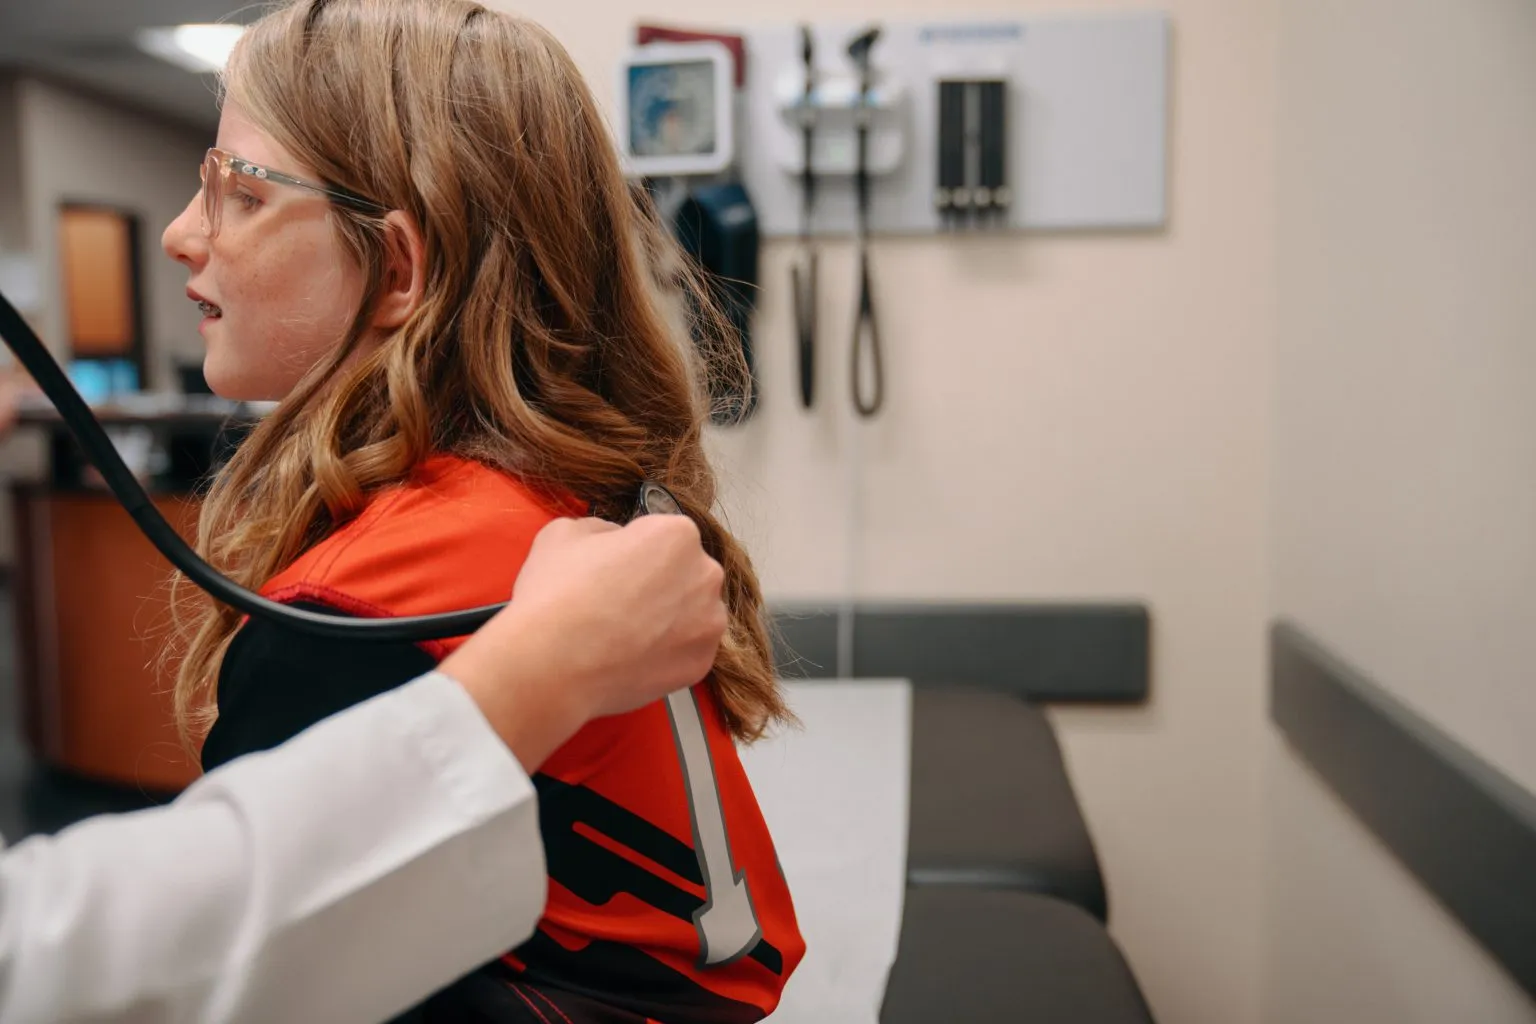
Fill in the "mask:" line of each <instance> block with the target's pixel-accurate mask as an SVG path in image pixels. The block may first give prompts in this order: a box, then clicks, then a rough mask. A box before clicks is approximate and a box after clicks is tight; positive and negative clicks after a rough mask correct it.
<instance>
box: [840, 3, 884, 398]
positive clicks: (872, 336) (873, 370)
mask: <svg viewBox="0 0 1536 1024" xmlns="http://www.w3.org/2000/svg"><path fill="white" fill-rule="evenodd" d="M879 38H880V29H879V27H878V26H876V27H874V28H871V29H869V30H868V31H866V32H864V33H863V34H861V35H860V36H858V38H856V39H854V40H853V42H851V43H849V44H848V56H849V57H850V58H851V59H852V60H853V62H854V63H855V64H856V65H858V68H859V105H858V108H857V109H856V110H855V112H854V118H855V126H856V128H857V137H858V148H857V150H856V153H857V161H858V162H857V163H856V164H855V167H854V189H855V194H856V196H857V198H858V239H857V242H858V250H859V251H858V259H859V305H858V312H857V313H856V315H855V319H854V322H853V360H852V367H851V369H852V374H851V385H852V388H853V407H854V409H856V410H857V411H858V413H859V415H860V416H863V417H865V418H866V419H867V418H869V417H871V416H874V415H875V414H876V413H878V412H879V411H880V407H881V406H882V405H884V404H885V367H884V365H883V362H882V357H881V352H880V325H879V323H878V321H876V319H875V297H874V290H873V287H872V285H871V278H870V269H869V197H870V181H869V177H870V175H869V131H870V123H871V119H872V118H873V114H872V113H871V110H870V93H871V91H872V90H873V89H874V72H873V70H872V68H871V66H870V58H869V51H870V50H871V49H873V48H874V45H875V41H876V40H877V39H879ZM866 351H867V352H868V353H869V356H868V359H869V363H870V376H871V392H870V394H869V395H868V396H866V395H865V393H864V382H863V378H862V374H861V373H860V372H859V371H860V369H861V368H862V367H863V365H864V361H865V355H864V354H865V352H866Z"/></svg>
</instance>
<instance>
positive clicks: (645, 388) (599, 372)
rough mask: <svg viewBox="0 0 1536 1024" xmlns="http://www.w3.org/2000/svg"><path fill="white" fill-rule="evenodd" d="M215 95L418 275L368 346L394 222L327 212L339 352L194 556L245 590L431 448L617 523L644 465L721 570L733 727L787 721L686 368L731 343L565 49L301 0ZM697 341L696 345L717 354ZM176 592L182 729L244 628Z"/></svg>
mask: <svg viewBox="0 0 1536 1024" xmlns="http://www.w3.org/2000/svg"><path fill="white" fill-rule="evenodd" d="M224 89H225V95H226V96H227V97H228V98H229V99H231V100H233V101H235V102H237V103H238V104H239V105H240V107H241V108H242V110H243V111H244V113H245V114H246V116H248V117H249V118H250V119H251V120H252V121H253V122H254V123H255V124H257V125H258V126H259V127H261V128H262V129H263V130H264V131H266V132H267V133H268V134H269V135H271V136H272V137H273V138H274V139H275V140H276V141H278V142H279V143H280V144H281V145H282V146H283V147H284V148H286V149H287V150H288V152H290V153H292V154H294V156H295V157H296V158H297V159H299V160H302V161H303V162H304V163H305V164H307V165H308V166H309V167H310V168H311V169H313V170H314V171H315V172H316V173H317V174H318V175H320V176H321V177H323V178H324V179H325V180H326V181H327V182H328V183H330V184H333V185H340V186H343V187H345V188H347V189H350V190H352V191H353V192H356V193H358V194H360V195H363V196H366V197H368V198H370V199H372V200H374V201H375V202H378V203H381V204H383V205H384V206H386V207H389V208H391V209H396V210H402V211H404V212H406V213H407V214H409V215H410V217H412V218H413V219H414V220H415V222H416V224H418V225H419V226H420V229H421V232H422V236H423V239H424V241H425V250H426V273H425V280H426V286H425V293H424V297H423V299H422V301H421V303H420V306H419V308H418V309H417V310H416V311H415V313H414V314H413V315H412V316H411V317H410V318H409V320H408V321H407V322H406V323H405V324H403V325H402V326H401V327H400V328H399V329H398V330H396V331H394V332H393V333H392V335H391V336H389V337H387V338H386V339H385V341H384V343H383V344H382V345H379V346H377V347H372V346H368V347H363V346H359V344H358V342H359V340H360V339H361V338H362V337H363V334H364V327H365V325H366V324H367V323H368V311H369V310H370V309H371V307H372V305H373V303H374V301H375V299H376V298H377V296H378V295H379V293H380V287H381V283H382V275H383V267H384V266H385V259H386V251H387V250H386V236H385V231H386V228H385V225H384V221H383V218H382V217H376V216H371V215H369V214H367V213H359V212H356V211H353V210H350V209H342V208H340V207H333V208H332V212H331V216H332V218H333V222H334V228H335V231H336V234H337V236H338V238H339V239H340V240H341V242H342V243H343V246H344V248H345V249H346V251H347V252H348V253H349V255H350V258H352V259H354V260H355V261H356V263H357V265H358V266H359V267H361V268H362V270H363V273H364V279H365V282H366V286H365V289H364V293H363V300H362V303H361V305H360V307H359V309H358V312H357V315H356V317H355V319H354V321H353V324H352V326H351V328H350V330H349V331H348V334H347V336H346V337H345V338H344V339H341V342H340V344H339V345H338V346H337V348H336V349H335V351H334V352H333V353H332V354H331V355H330V356H329V357H328V358H326V359H324V360H322V361H321V363H320V364H319V365H317V366H315V367H313V368H312V369H311V370H310V371H309V372H308V373H307V374H306V376H305V377H304V378H303V379H302V380H301V381H300V383H299V384H298V386H297V387H296V388H295V389H294V390H293V392H292V393H291V394H290V395H288V396H287V398H285V399H284V400H283V402H282V403H281V404H280V405H279V406H278V407H277V409H276V410H275V411H274V412H273V413H272V414H271V415H270V416H268V417H267V418H266V419H265V420H264V421H263V422H262V423H261V424H260V425H259V426H258V427H257V428H256V429H255V430H254V431H253V432H252V434H251V435H250V436H249V437H248V438H247V439H246V440H245V441H244V443H243V444H242V445H241V446H240V448H239V450H238V451H237V453H236V454H235V455H234V457H233V458H232V459H231V460H230V462H229V463H228V464H227V465H226V466H225V467H224V468H223V469H222V471H221V472H220V473H219V474H218V476H217V477H216V479H215V480H214V481H213V482H212V484H211V487H210V489H209V491H208V493H207V495H206V497H205V501H204V504H203V508H202V513H201V519H200V521H199V524H198V541H197V543H198V548H199V551H200V552H201V553H202V554H203V556H204V557H206V558H208V559H209V560H210V561H211V562H212V563H213V564H214V565H216V566H217V567H218V568H220V569H221V570H222V571H224V572H225V573H227V574H228V575H230V576H231V577H232V578H234V579H235V580H236V581H238V582H240V583H241V584H243V585H245V586H247V587H250V588H253V589H254V588H259V587H260V586H262V585H263V584H264V583H265V582H266V581H267V580H269V579H270V578H272V576H273V575H275V574H276V573H278V572H279V571H281V570H282V569H283V568H284V567H286V566H287V565H289V564H290V563H291V562H292V561H293V560H294V559H295V558H297V557H298V556H299V555H300V554H301V553H302V552H303V551H304V550H305V549H307V548H309V547H311V546H312V545H314V544H315V543H316V542H318V541H319V540H321V539H322V538H324V537H325V536H327V535H328V534H330V533H331V532H333V531H334V530H336V529H337V528H338V527H339V526H341V525H342V524H344V523H345V522H347V521H348V520H349V519H351V518H352V517H354V516H356V515H357V514H358V513H359V512H360V511H361V510H362V509H363V507H364V505H365V504H366V503H367V501H368V500H369V497H370V495H371V494H373V493H374V492H376V491H378V490H379V489H380V488H383V487H386V486H388V485H390V484H394V483H397V482H399V481H401V480H403V479H405V478H406V477H407V476H408V475H409V474H410V472H411V471H412V469H413V467H415V466H417V465H418V464H419V463H420V462H421V461H422V460H423V459H425V458H426V457H427V456H428V455H430V454H434V453H451V454H454V455H458V456H462V457H464V458H467V459H473V460H476V461H479V462H481V463H484V464H487V465H489V466H493V467H495V468H497V469H499V470H502V471H504V472H507V473H509V474H513V475H515V476H517V477H518V478H519V479H521V480H523V481H524V482H525V483H527V484H528V485H530V486H532V487H533V488H534V489H535V490H537V491H539V492H540V493H544V494H548V495H551V496H554V495H573V496H575V497H577V498H579V499H582V500H584V501H586V502H588V503H589V505H590V507H591V509H592V511H593V512H594V513H595V514H606V515H619V514H622V513H623V512H625V511H627V510H628V508H630V507H631V506H632V504H633V501H634V496H635V494H636V490H637V486H638V483H639V482H640V481H641V480H642V479H645V478H650V479H656V480H660V481H662V482H663V483H665V484H666V485H667V487H668V488H670V489H671V490H672V492H673V493H674V494H675V495H676V496H677V498H678V500H679V502H680V503H681V504H682V505H683V507H684V510H685V511H686V512H687V513H688V514H689V515H691V516H692V517H693V518H694V519H695V520H696V521H697V522H698V523H699V525H700V528H701V530H702V532H703V537H704V545H705V548H706V550H708V551H709V553H710V554H711V555H713V556H714V557H715V558H716V559H718V560H719V561H720V562H721V564H722V565H723V566H724V568H725V579H726V584H725V588H726V602H727V606H728V608H729V611H730V620H731V624H730V629H729V632H728V634H727V637H726V640H725V643H724V644H723V645H722V647H721V650H720V654H719V657H718V660H717V661H716V663H715V670H714V673H713V678H712V686H713V687H714V690H715V692H716V694H717V695H718V697H719V699H720V702H721V705H722V707H723V708H724V711H725V715H726V718H727V721H728V723H729V725H730V727H731V729H732V731H733V733H734V734H735V735H736V736H737V737H738V738H742V739H752V738H755V737H757V736H758V735H760V734H761V732H762V731H763V729H764V728H766V727H767V726H768V725H770V724H771V723H773V722H775V721H776V720H779V719H781V718H784V717H785V716H786V712H785V708H784V705H783V703H782V699H781V696H780V694H779V691H778V689H777V687H776V684H775V679H774V674H773V669H772V661H771V656H770V649H769V640H768V635H767V632H766V629H765V623H764V621H763V618H762V595H761V591H760V589H759V586H758V582H757V579H756V576H755V574H754V572H753V569H752V566H751V563H750V561H749V559H748V558H747V555H746V554H745V552H744V551H743V550H742V549H741V547H740V546H739V545H738V544H737V542H736V541H735V540H734V539H733V538H732V537H731V535H730V534H729V533H728V532H727V531H726V530H725V528H724V527H723V526H722V525H721V523H720V521H719V520H718V519H717V518H716V515H715V513H714V505H715V479H714V474H713V472H712V470H711V468H710V466H709V464H708V461H707V460H706V457H705V453H704V449H703V446H702V432H703V424H704V423H705V421H706V420H707V418H708V414H709V408H708V404H707V399H706V397H705V395H706V391H705V388H704V387H703V384H702V378H703V377H704V375H705V372H706V371H707V370H710V369H713V372H720V369H721V362H720V360H721V359H724V358H726V357H725V355H724V354H725V353H729V352H732V351H735V352H738V353H739V349H737V348H733V346H731V345H730V344H729V343H728V340H729V339H728V331H729V328H728V327H727V326H725V324H726V322H725V321H724V319H723V318H722V317H720V315H719V313H718V311H717V310H716V308H715V307H714V305H713V304H712V303H711V301H710V297H709V292H708V289H707V287H706V286H705V285H704V284H703V283H702V282H701V280H700V279H699V277H698V275H697V273H696V272H695V270H694V269H693V268H692V267H691V266H690V265H689V263H688V262H687V260H686V259H685V258H684V257H683V256H682V255H681V253H680V252H679V251H678V250H677V248H676V246H675V244H674V243H673V242H672V240H671V238H670V236H669V234H668V233H667V231H666V229H665V227H664V225H662V224H661V223H660V222H659V220H658V219H657V217H656V215H655V212H654V209H653V208H652V207H651V205H650V202H649V198H648V197H647V196H646V195H645V194H644V193H643V192H641V191H640V190H638V189H635V188H632V187H631V186H630V184H629V183H628V182H627V181H626V179H625V177H624V175H623V173H622V171H621V169H620V166H619V163H618V158H617V154H616V152H615V150H614V147H613V144H612V142H611V140H610V136H609V133H608V130H607V127H606V125H605V123H604V121H603V118H602V117H601V115H600V112H599V109H598V107H597V105H596V103H595V102H594V100H593V97H592V95H591V92H590V91H589V90H588V88H587V86H586V83H585V82H584V81H583V80H582V77H581V74H580V72H579V71H578V69H577V68H576V66H575V64H574V62H573V61H572V60H571V58H570V56H569V55H568V54H567V53H566V51H565V49H564V48H563V47H562V46H561V45H560V44H559V43H558V42H557V41H556V40H555V39H554V38H553V37H551V36H550V35H549V34H548V33H547V32H546V31H544V30H543V29H541V28H540V27H539V26H537V25H535V24H533V23H531V22H529V21H527V20H524V19H521V18H517V17H513V16H509V15H507V14H504V13H499V12H496V11H491V10H488V9H486V8H485V7H483V6H482V5H480V4H478V3H473V2H470V0H295V2H290V3H286V4H283V5H281V6H279V7H277V8H276V9H275V10H273V11H271V12H270V13H268V14H267V15H266V16H265V17H263V18H262V19H261V20H260V21H258V22H257V23H256V24H254V25H253V26H251V28H250V29H249V30H248V31H247V32H246V34H245V35H244V37H243V38H242V39H241V41H240V43H239V45H238V46H237V47H236V49H235V51H234V54H233V55H232V57H231V59H230V62H229V65H228V68H227V70H226V72H225V77H224ZM680 311H682V312H681V315H682V316H683V317H685V319H683V320H680V319H679V315H680ZM690 324H691V325H692V327H693V331H690V330H689V326H690ZM691 333H692V334H697V335H698V336H700V337H704V338H708V339H713V341H714V343H713V344H710V345H705V346H704V347H703V351H705V352H706V353H712V354H713V355H714V357H715V359H714V360H713V366H712V367H711V366H710V365H709V364H710V363H711V360H709V359H700V357H699V354H700V351H701V349H700V347H699V346H698V345H697V344H695V341H694V340H691V339H690V337H689V335H690V334H691ZM737 359H738V360H739V355H738V357H737ZM738 369H739V363H738ZM173 606H174V607H175V608H176V609H177V615H176V621H177V624H178V627H179V632H180V634H181V638H182V640H183V644H182V645H181V649H180V659H179V664H178V665H177V669H176V684H175V691H174V696H175V708H176V715H177V720H178V723H179V724H180V726H181V728H182V731H183V736H184V738H186V739H187V741H188V742H189V743H195V742H196V738H197V737H199V736H201V735H202V734H203V733H204V732H205V731H206V728H207V726H208V725H209V724H210V723H211V722H212V720H213V718H214V717H215V715H216V711H215V709H214V707H213V693H212V691H213V688H214V687H215V684H216V680H217V676H218V671H219V665H220V663H221V661H222V658H223V656H224V652H225V650H226V648H227V647H228V645H229V641H230V639H231V638H232V637H233V635H234V633H235V632H236V630H237V629H238V628H239V626H240V621H241V617H240V615H239V613H237V612H235V611H233V610H231V609H229V608H227V607H224V606H222V605H216V604H214V603H213V602H211V601H208V600H207V599H206V598H204V597H202V596H201V595H200V594H199V593H197V592H196V591H195V590H194V589H193V588H192V587H190V586H189V585H185V582H184V581H181V580H177V581H175V584H174V592H173Z"/></svg>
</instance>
